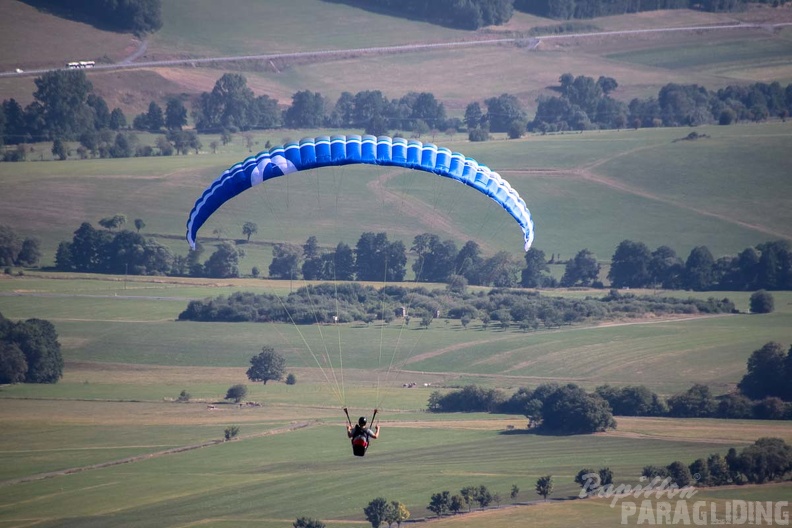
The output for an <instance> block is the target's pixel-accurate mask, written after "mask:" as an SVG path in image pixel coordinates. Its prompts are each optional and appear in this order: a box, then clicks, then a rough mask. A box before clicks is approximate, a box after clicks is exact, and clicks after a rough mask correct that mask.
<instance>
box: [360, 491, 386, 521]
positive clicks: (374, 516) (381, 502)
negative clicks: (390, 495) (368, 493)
mask: <svg viewBox="0 0 792 528" xmlns="http://www.w3.org/2000/svg"><path fill="white" fill-rule="evenodd" d="M388 510H389V504H388V501H386V500H385V499H383V498H382V497H377V498H376V499H374V500H373V501H371V502H369V503H368V506H366V507H365V508H363V514H364V515H365V516H366V520H367V521H368V522H370V523H371V526H372V528H379V526H380V525H381V524H382V523H383V522H385V519H386V517H387V516H388Z"/></svg>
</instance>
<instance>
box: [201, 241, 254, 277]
mask: <svg viewBox="0 0 792 528" xmlns="http://www.w3.org/2000/svg"><path fill="white" fill-rule="evenodd" d="M243 256H244V253H243V252H242V251H240V250H239V249H237V247H236V246H235V245H234V244H232V243H231V242H222V243H221V244H220V245H219V246H218V247H217V250H216V251H215V252H214V253H212V254H211V256H210V257H209V259H208V260H207V261H206V262H205V263H204V265H203V269H204V273H205V274H206V276H207V277H213V278H217V279H227V278H231V277H239V259H240V258H242V257H243Z"/></svg>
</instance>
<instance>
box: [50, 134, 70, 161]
mask: <svg viewBox="0 0 792 528" xmlns="http://www.w3.org/2000/svg"><path fill="white" fill-rule="evenodd" d="M52 155H53V156H55V157H56V158H58V159H59V160H61V161H63V160H65V159H66V158H67V157H68V156H69V154H68V153H67V152H66V145H64V144H63V141H61V140H60V138H55V141H53V142H52Z"/></svg>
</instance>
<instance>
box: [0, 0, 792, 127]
mask: <svg viewBox="0 0 792 528" xmlns="http://www.w3.org/2000/svg"><path fill="white" fill-rule="evenodd" d="M3 1H4V2H5V3H6V4H8V6H7V8H6V11H7V12H9V13H11V14H12V15H13V16H12V17H4V20H6V21H7V22H6V23H5V24H6V25H8V26H9V28H8V29H9V30H8V31H3V32H0V34H3V35H4V36H3V37H0V38H4V39H6V42H5V43H4V44H7V45H4V46H3V47H2V49H3V52H2V53H0V69H5V70H13V68H22V69H26V70H29V69H35V68H39V67H45V66H49V67H60V66H61V65H62V63H63V62H65V61H66V60H75V58H77V59H93V60H101V59H103V58H104V56H107V59H109V60H110V61H111V62H116V61H119V60H121V59H122V57H124V56H126V55H129V54H131V53H132V52H133V51H134V50H135V49H136V48H137V45H139V42H136V41H134V39H132V38H131V36H129V35H120V34H112V33H107V32H102V31H100V30H96V29H95V28H92V27H91V26H87V25H84V24H78V23H74V22H70V21H62V20H60V19H56V18H54V17H52V16H51V15H48V14H46V13H38V12H37V11H35V10H34V9H33V8H31V7H30V6H27V5H25V4H22V3H20V2H13V1H12V0H3ZM235 6H236V9H234V10H224V9H218V8H217V7H216V4H214V3H211V2H206V1H202V2H190V3H189V6H188V5H186V4H185V3H184V2H177V1H174V2H165V4H164V6H163V19H164V25H163V28H162V30H161V31H159V32H158V33H156V34H154V35H152V36H150V37H149V38H148V42H147V49H146V53H145V54H144V56H143V57H141V58H140V59H139V61H145V62H148V61H158V60H169V59H194V58H210V57H228V56H241V55H262V54H273V53H286V52H302V51H322V50H345V49H346V50H350V49H360V48H368V47H387V46H399V45H406V44H416V43H429V44H431V43H440V42H460V41H471V40H488V39H493V38H503V37H507V38H514V37H521V36H524V35H526V34H527V33H528V32H529V31H530V30H531V29H532V28H537V27H548V26H556V25H558V22H556V21H552V20H547V19H540V18H537V17H532V16H528V15H526V14H524V13H519V12H518V13H515V15H514V17H513V19H512V20H511V21H510V22H509V23H508V24H507V25H506V26H502V27H496V28H487V29H484V30H480V31H477V32H465V31H460V30H451V29H448V28H442V27H438V26H432V25H429V24H426V23H420V22H415V21H409V20H405V19H396V18H393V17H388V16H384V15H379V14H376V13H370V12H368V11H363V10H358V9H354V8H351V7H349V6H346V5H342V4H336V3H332V2H325V1H322V0H297V1H296V2H292V3H290V6H289V9H283V8H282V7H281V6H280V5H279V4H269V3H259V2H253V1H251V0H245V1H240V2H237V3H236V4H235ZM304 13H322V15H323V16H322V17H315V16H310V17H306V16H304ZM11 20H15V23H14V24H10V23H9V22H10V21H11ZM327 20H330V21H332V23H326V21H327ZM742 20H746V21H749V22H750V23H762V22H764V23H784V22H786V21H789V20H792V8H791V7H790V6H787V7H783V8H778V9H769V8H753V9H752V10H751V11H749V12H747V13H738V14H734V13H729V14H712V13H698V12H691V11H668V12H662V11H661V12H656V13H641V14H636V15H625V16H622V17H605V18H602V19H594V20H592V21H591V22H590V23H591V25H592V26H593V27H595V28H599V30H600V31H604V32H610V31H617V32H618V31H623V30H625V29H627V28H629V30H630V31H634V30H638V31H643V30H650V31H651V32H648V33H629V34H613V35H610V36H600V37H578V38H569V37H567V36H564V35H561V36H560V38H557V37H552V38H548V39H546V40H543V41H542V42H541V44H540V45H539V46H538V47H536V48H535V49H534V48H531V47H528V48H526V47H521V46H515V45H514V44H503V45H497V46H492V45H485V46H481V47H467V48H464V51H463V50H462V49H448V50H442V51H431V50H422V51H415V52H406V53H405V52H401V53H397V54H383V53H380V54H374V55H358V54H354V53H346V54H343V55H341V56H339V57H335V58H328V57H324V58H321V59H306V58H300V59H288V60H277V59H276V60H261V61H247V62H245V63H240V64H233V65H229V66H228V67H229V68H230V69H233V70H236V71H242V72H244V74H245V75H246V76H247V77H248V83H249V85H250V86H251V88H252V89H253V90H254V92H256V94H267V95H269V96H270V97H274V98H276V99H278V100H279V101H281V103H283V104H287V103H289V102H290V98H291V95H292V94H293V93H294V92H296V91H298V90H299V89H301V88H303V87H306V86H309V87H311V89H312V90H315V91H319V92H321V93H322V94H324V95H326V96H328V97H330V98H332V99H333V100H334V99H335V98H337V97H338V95H339V94H340V93H341V92H342V91H349V92H352V93H355V92H358V91H360V90H366V89H371V90H374V89H378V90H382V91H383V93H385V94H386V95H387V96H389V97H391V98H398V97H400V96H402V95H404V94H405V93H407V92H408V91H423V90H427V91H432V92H433V93H435V95H436V96H437V97H438V98H439V99H440V100H441V101H442V102H443V103H444V104H446V106H447V107H448V108H449V110H450V111H451V113H452V114H457V115H461V113H462V112H463V111H464V108H465V106H466V105H467V104H468V103H469V102H472V101H476V100H477V101H482V100H483V99H485V98H488V97H493V96H497V95H499V94H501V93H504V92H507V93H511V94H514V95H517V96H518V97H519V98H520V99H521V100H522V102H523V104H525V105H526V106H527V107H528V108H529V109H532V108H534V106H535V100H536V98H537V97H538V96H539V95H540V94H542V93H550V92H548V88H549V87H551V86H554V85H555V84H556V83H557V81H558V78H559V76H560V75H561V74H563V73H566V72H571V73H573V74H575V75H589V76H593V77H595V78H596V77H598V76H599V75H606V76H610V77H613V78H615V79H616V80H617V81H618V82H619V84H620V87H619V89H618V90H617V92H616V93H615V94H614V95H615V97H617V98H619V99H622V100H624V101H629V100H630V99H632V98H633V97H647V96H649V95H655V94H656V93H657V90H658V89H659V87H660V86H662V85H664V84H666V83H668V82H678V83H698V84H702V85H704V86H707V87H709V88H711V89H717V88H720V87H723V86H726V85H728V84H730V83H744V82H746V81H749V80H750V81H754V82H755V81H767V82H769V81H772V80H778V81H780V82H784V83H788V82H790V81H792V68H790V66H789V64H788V62H787V61H785V60H784V57H785V56H788V54H789V53H790V52H791V50H792V40H791V39H790V31H792V30H789V29H784V28H783V27H779V28H777V29H773V30H770V31H768V30H766V29H764V28H745V29H728V30H727V29H723V30H711V31H705V30H697V31H667V32H656V30H658V29H662V28H668V29H678V28H680V27H703V28H706V27H713V28H714V27H717V26H719V25H728V24H734V23H735V22H737V23H739V22H740V21H742ZM276 21H277V22H276ZM33 34H35V35H38V36H41V35H43V37H39V38H37V39H35V41H32V42H31V43H30V44H25V41H26V37H25V35H33ZM53 48H54V49H57V50H58V51H57V52H56V53H54V54H53V53H50V52H49V50H50V49H53ZM44 50H47V51H46V52H45V51H44ZM658 54H659V55H658ZM662 57H673V58H674V59H673V60H672V61H668V60H665V59H662ZM3 64H5V67H2V65H3ZM222 72H223V70H221V69H216V68H213V67H197V68H196V67H193V66H191V65H189V64H188V65H185V66H181V67H175V68H174V67H167V68H158V67H148V68H142V69H139V70H138V69H134V70H122V71H109V72H104V71H94V72H91V76H90V78H91V81H92V82H93V83H94V85H95V87H96V90H97V92H98V93H100V94H101V95H102V96H103V97H105V98H106V99H107V100H108V103H109V104H110V106H111V107H113V106H120V107H121V108H122V109H123V110H124V111H125V112H127V113H128V114H129V113H133V112H140V111H142V110H144V109H145V107H146V106H147V104H148V102H149V101H151V100H159V101H162V100H164V98H165V97H166V96H167V95H170V94H186V95H188V96H195V95H197V94H198V93H200V92H201V91H209V90H211V88H212V86H213V84H214V82H215V81H216V80H217V78H218V77H220V75H221V74H222ZM32 91H33V85H32V77H21V78H20V77H10V78H5V77H3V78H0V98H2V99H6V98H9V97H15V98H17V100H20V101H22V102H29V101H30V94H31V93H32Z"/></svg>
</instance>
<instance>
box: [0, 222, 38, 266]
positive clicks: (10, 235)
mask: <svg viewBox="0 0 792 528" xmlns="http://www.w3.org/2000/svg"><path fill="white" fill-rule="evenodd" d="M40 246H41V242H40V241H39V239H38V238H36V237H24V238H22V236H21V235H20V234H18V233H17V232H16V231H14V229H12V228H11V227H9V226H6V225H0V266H35V265H36V264H38V262H39V259H40V258H41V248H40Z"/></svg>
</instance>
